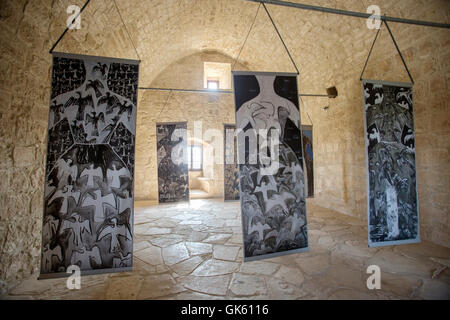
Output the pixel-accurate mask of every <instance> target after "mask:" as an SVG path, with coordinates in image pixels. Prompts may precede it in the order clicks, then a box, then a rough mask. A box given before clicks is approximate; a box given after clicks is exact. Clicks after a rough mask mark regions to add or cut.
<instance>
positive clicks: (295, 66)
mask: <svg viewBox="0 0 450 320" xmlns="http://www.w3.org/2000/svg"><path fill="white" fill-rule="evenodd" d="M262 5H263V7H264V10H266V13H267V15H268V16H269V19H270V21H271V22H272V25H273V27H274V28H275V31H276V32H277V34H278V37H279V38H280V40H281V43H282V44H283V46H284V49H286V52H287V54H288V56H289V59H291V62H292V64H293V65H294V68H295V70H296V71H297V74H300V72H299V71H298V68H297V65H296V64H295V62H294V59H292V56H291V53H290V52H289V49H288V48H287V46H286V44H285V43H284V40H283V37H282V36H281V34H280V32H279V31H278V28H277V26H276V25H275V22H274V21H273V19H272V16H271V15H270V13H269V10H267V7H266V4H265V3H264V2H263V3H262Z"/></svg>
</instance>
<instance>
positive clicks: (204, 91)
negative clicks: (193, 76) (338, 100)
mask: <svg viewBox="0 0 450 320" xmlns="http://www.w3.org/2000/svg"><path fill="white" fill-rule="evenodd" d="M139 90H151V91H171V92H172V91H173V92H195V93H210V94H232V93H233V91H231V90H211V89H203V90H202V89H178V88H155V87H139ZM299 96H300V97H319V98H330V97H331V96H329V95H326V94H311V93H301V94H299Z"/></svg>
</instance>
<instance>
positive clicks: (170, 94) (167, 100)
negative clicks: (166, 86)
mask: <svg viewBox="0 0 450 320" xmlns="http://www.w3.org/2000/svg"><path fill="white" fill-rule="evenodd" d="M171 96H172V90H170V92H169V95H168V96H167V99H166V102H164V105H163V107H162V108H161V111H159V114H158V117H157V118H156V119H159V116H160V115H161V113H162V112H163V110H164V109H165V108H166V106H167V104H168V103H169V100H170V97H171Z"/></svg>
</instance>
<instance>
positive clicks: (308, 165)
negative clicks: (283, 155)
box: [302, 125, 314, 198]
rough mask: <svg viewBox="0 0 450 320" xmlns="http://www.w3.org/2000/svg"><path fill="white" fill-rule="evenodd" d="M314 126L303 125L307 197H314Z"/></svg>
mask: <svg viewBox="0 0 450 320" xmlns="http://www.w3.org/2000/svg"><path fill="white" fill-rule="evenodd" d="M312 134H313V129H312V126H307V125H302V143H303V154H304V156H305V171H306V176H305V177H306V197H307V198H312V197H314V157H313V137H312Z"/></svg>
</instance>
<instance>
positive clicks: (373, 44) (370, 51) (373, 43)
mask: <svg viewBox="0 0 450 320" xmlns="http://www.w3.org/2000/svg"><path fill="white" fill-rule="evenodd" d="M380 30H381V26H380V28H378V31H377V34H376V35H375V39H373V42H372V46H371V47H370V50H369V55H368V56H367V59H366V63H364V68H363V69H362V72H361V76H360V77H359V80H362V77H363V74H364V71H366V67H367V63H368V62H369V58H370V55H371V54H372V50H373V47H374V46H375V42H376V41H377V39H378V34H379V33H380Z"/></svg>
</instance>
